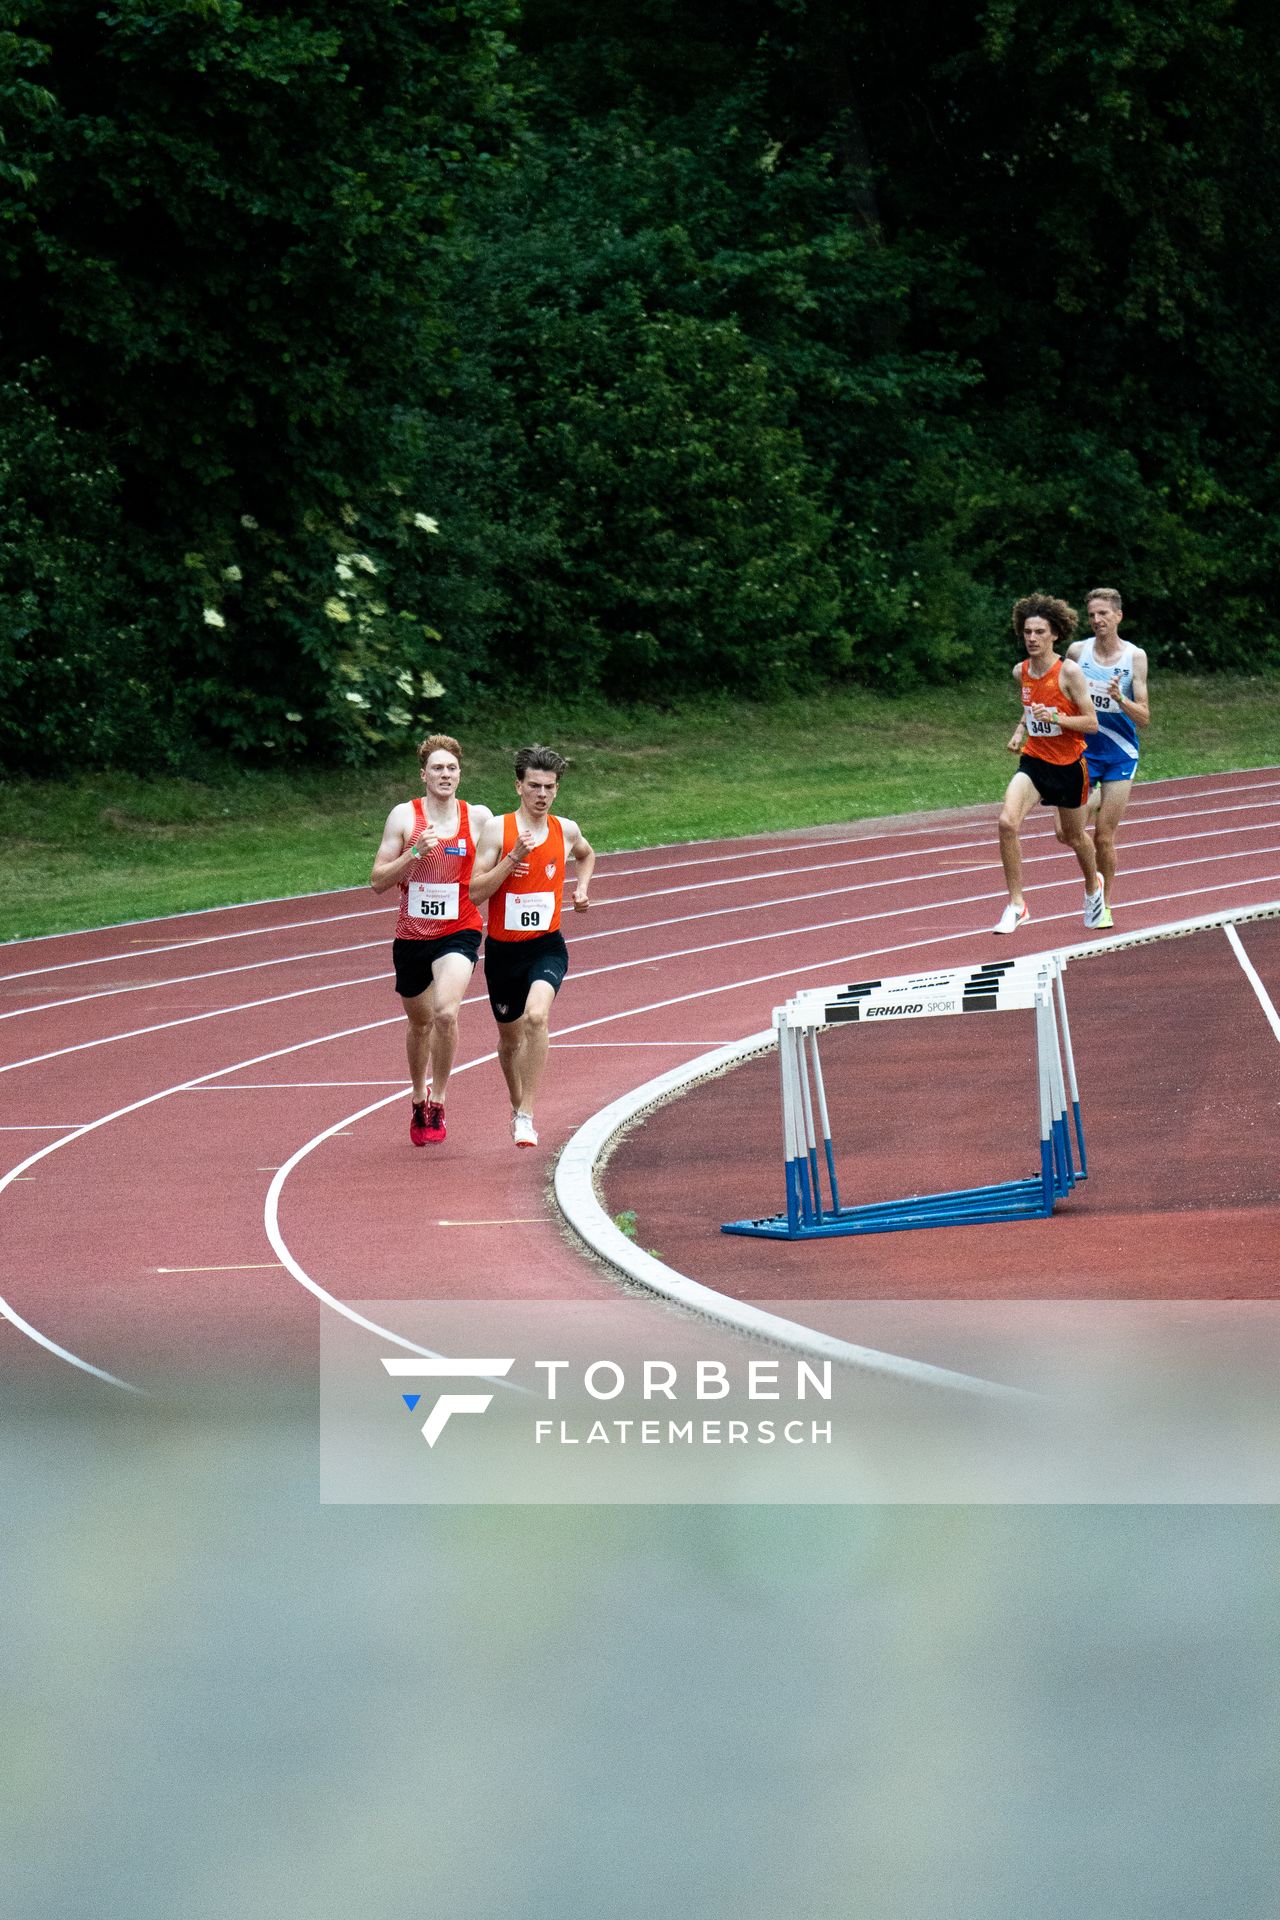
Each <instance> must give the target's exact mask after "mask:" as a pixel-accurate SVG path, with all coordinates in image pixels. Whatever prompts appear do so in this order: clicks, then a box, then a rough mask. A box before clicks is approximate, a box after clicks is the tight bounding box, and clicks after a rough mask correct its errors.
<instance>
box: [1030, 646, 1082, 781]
mask: <svg viewBox="0 0 1280 1920" xmlns="http://www.w3.org/2000/svg"><path fill="white" fill-rule="evenodd" d="M1030 665H1031V662H1030V661H1029V660H1024V661H1023V662H1022V724H1023V726H1024V727H1025V728H1026V730H1027V737H1026V740H1025V742H1024V743H1023V748H1022V751H1023V752H1024V753H1026V754H1030V756H1031V758H1032V759H1033V760H1050V761H1052V762H1053V764H1054V766H1057V767H1070V766H1073V765H1074V764H1075V762H1076V761H1077V760H1078V759H1079V758H1080V756H1081V754H1082V753H1083V752H1084V738H1085V737H1084V735H1083V734H1082V733H1076V732H1075V731H1074V729H1073V730H1072V731H1071V732H1069V733H1064V732H1063V731H1062V728H1061V727H1060V726H1058V725H1057V723H1056V721H1053V720H1033V719H1032V718H1031V708H1032V706H1033V705H1035V706H1038V707H1056V708H1057V709H1058V712H1059V713H1069V714H1071V715H1072V717H1073V718H1078V717H1079V714H1080V709H1079V707H1078V706H1077V705H1076V703H1075V701H1074V700H1073V699H1072V698H1071V697H1070V695H1069V694H1066V693H1064V692H1063V690H1062V688H1061V687H1060V686H1059V684H1058V680H1059V675H1060V674H1061V672H1062V662H1061V660H1058V659H1055V660H1054V663H1053V665H1052V666H1051V667H1050V668H1049V671H1048V672H1047V673H1042V674H1041V675H1040V678H1039V679H1038V680H1029V679H1028V678H1027V668H1028V667H1029V666H1030Z"/></svg>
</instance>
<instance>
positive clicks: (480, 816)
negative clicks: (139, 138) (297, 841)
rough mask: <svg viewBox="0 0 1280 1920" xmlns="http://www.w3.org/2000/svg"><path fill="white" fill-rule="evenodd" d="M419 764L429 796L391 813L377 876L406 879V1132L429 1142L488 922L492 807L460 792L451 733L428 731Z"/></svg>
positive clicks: (387, 881)
mask: <svg viewBox="0 0 1280 1920" xmlns="http://www.w3.org/2000/svg"><path fill="white" fill-rule="evenodd" d="M418 765H419V767H420V768H421V770H422V785H423V788H424V797H423V798H422V799H421V800H405V801H403V802H402V803H401V805H400V806H398V807H392V809H391V811H390V813H389V814H388V815H387V824H386V826H385V827H384V828H383V830H382V844H381V846H380V847H379V848H378V852H377V857H376V858H375V860H374V863H373V872H372V874H371V875H370V885H371V886H372V887H373V890H374V892H375V893H386V892H387V890H388V889H389V888H391V887H399V889H400V913H399V916H398V918H397V920H396V931H395V939H394V940H393V941H392V945H391V957H392V960H393V962H394V964H395V970H396V992H397V993H398V994H399V995H400V998H401V999H402V1000H403V1001H404V1011H405V1018H406V1019H407V1020H408V1022H409V1025H408V1028H407V1029H406V1032H405V1051H406V1053H407V1054H408V1056H409V1074H410V1077H411V1079H412V1081H413V1094H412V1098H413V1112H412V1114H411V1115H410V1119H409V1138H410V1140H412V1142H413V1144H414V1146H415V1147H425V1146H428V1145H429V1146H438V1145H439V1143H440V1142H441V1141H442V1140H443V1139H444V1137H445V1124H444V1094H445V1088H446V1087H447V1086H448V1084H449V1070H450V1068H451V1067H452V1066H453V1056H454V1054H455V1053H456V1051H457V1047H458V1008H459V1007H460V1006H461V1004H462V996H463V994H464V993H465V992H466V990H467V983H468V982H469V980H470V979H471V975H472V972H473V970H474V968H475V964H476V960H477V958H478V956H479V953H480V936H481V932H482V922H481V919H480V915H479V913H478V911H477V909H476V907H475V904H474V902H473V901H472V899H471V895H470V894H469V893H468V891H467V883H468V881H469V880H470V878H471V868H472V865H473V863H474V861H475V857H476V842H477V840H478V838H479V836H480V834H481V833H482V832H483V831H484V829H485V828H486V827H487V826H488V825H489V824H490V822H491V821H492V819H493V815H492V814H491V813H490V811H489V809H488V807H469V806H468V805H467V802H466V801H465V800H460V799H459V798H458V782H459V780H460V779H461V778H462V749H461V747H460V746H459V745H458V743H457V741H456V740H453V739H451V738H450V736H449V735H448V734H447V733H433V734H432V735H431V736H430V737H429V738H428V739H426V740H424V741H423V743H422V745H421V746H420V747H419V748H418ZM428 1072H430V1075H431V1081H430V1090H429V1091H428V1084H427V1074H428Z"/></svg>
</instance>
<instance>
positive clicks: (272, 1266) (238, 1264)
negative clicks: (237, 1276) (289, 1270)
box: [151, 1260, 280, 1273]
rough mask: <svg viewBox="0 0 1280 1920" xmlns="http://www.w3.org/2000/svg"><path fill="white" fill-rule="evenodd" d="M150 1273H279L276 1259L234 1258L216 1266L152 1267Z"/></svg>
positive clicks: (278, 1263) (278, 1264)
mask: <svg viewBox="0 0 1280 1920" xmlns="http://www.w3.org/2000/svg"><path fill="white" fill-rule="evenodd" d="M151 1271H152V1273H279V1271H280V1262H279V1261H278V1260H235V1261H231V1262H229V1263H227V1264H225V1265H223V1266H217V1267H152V1269H151Z"/></svg>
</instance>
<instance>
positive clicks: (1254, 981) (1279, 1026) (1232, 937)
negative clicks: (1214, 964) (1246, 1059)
mask: <svg viewBox="0 0 1280 1920" xmlns="http://www.w3.org/2000/svg"><path fill="white" fill-rule="evenodd" d="M1223 932H1224V933H1225V934H1226V936H1227V939H1228V940H1229V941H1230V942H1231V946H1232V949H1233V951H1234V953H1235V956H1236V959H1237V960H1238V961H1239V962H1240V965H1241V966H1242V967H1243V969H1244V977H1245V979H1246V980H1247V981H1248V982H1249V985H1250V986H1251V987H1252V988H1253V990H1254V992H1255V993H1256V994H1257V996H1258V1001H1259V1004H1260V1006H1261V1007H1262V1011H1263V1013H1264V1014H1265V1015H1266V1017H1267V1024H1268V1026H1269V1027H1270V1028H1271V1031H1272V1033H1273V1034H1274V1035H1275V1037H1276V1039H1277V1040H1280V1013H1277V1012H1276V1010H1275V1006H1274V1003H1273V1002H1272V999H1271V995H1270V994H1269V993H1268V992H1267V990H1266V988H1265V987H1264V986H1263V984H1262V982H1261V980H1260V979H1259V978H1258V973H1257V969H1256V968H1255V967H1254V964H1253V962H1252V960H1250V958H1249V956H1248V954H1247V953H1246V952H1245V950H1244V947H1243V946H1242V944H1241V941H1240V936H1239V934H1238V933H1237V932H1236V930H1235V928H1234V927H1224V928H1223Z"/></svg>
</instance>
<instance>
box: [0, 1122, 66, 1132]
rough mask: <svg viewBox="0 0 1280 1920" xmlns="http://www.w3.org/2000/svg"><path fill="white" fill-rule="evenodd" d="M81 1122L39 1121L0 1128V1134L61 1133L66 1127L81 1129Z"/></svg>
mask: <svg viewBox="0 0 1280 1920" xmlns="http://www.w3.org/2000/svg"><path fill="white" fill-rule="evenodd" d="M83 1125H84V1121H83V1120H41V1121H38V1122H37V1121H33V1122H32V1123H31V1124H30V1125H26V1126H20V1127H19V1126H11V1127H0V1133H61V1132H62V1131H63V1130H64V1128H66V1127H82V1126H83Z"/></svg>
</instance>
